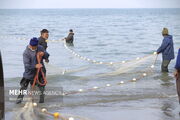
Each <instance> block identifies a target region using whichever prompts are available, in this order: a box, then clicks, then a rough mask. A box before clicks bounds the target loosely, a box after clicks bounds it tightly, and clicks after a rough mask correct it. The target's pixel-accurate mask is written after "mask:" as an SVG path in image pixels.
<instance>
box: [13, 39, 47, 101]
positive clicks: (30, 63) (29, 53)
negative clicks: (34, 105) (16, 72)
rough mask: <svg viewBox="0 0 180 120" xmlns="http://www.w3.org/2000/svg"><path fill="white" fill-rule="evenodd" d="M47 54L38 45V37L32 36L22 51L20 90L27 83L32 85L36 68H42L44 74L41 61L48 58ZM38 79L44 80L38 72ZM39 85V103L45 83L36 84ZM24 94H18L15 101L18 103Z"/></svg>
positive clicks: (24, 87)
mask: <svg viewBox="0 0 180 120" xmlns="http://www.w3.org/2000/svg"><path fill="white" fill-rule="evenodd" d="M37 54H38V55H39V56H41V57H42V60H41V62H40V63H38V62H37ZM48 57H49V54H47V52H46V51H45V50H44V48H43V47H42V46H40V45H38V39H37V38H35V37H34V38H32V39H31V40H30V43H29V45H28V46H27V47H26V49H25V51H24V53H23V62H24V68H25V71H24V73H23V78H22V80H21V82H20V85H21V88H20V91H21V90H26V89H27V87H28V85H29V83H30V84H31V85H32V84H33V82H34V77H35V75H36V72H37V69H39V68H42V71H43V72H44V74H46V68H45V66H44V63H43V59H48ZM39 81H40V82H41V83H43V82H44V80H43V77H42V74H39ZM37 86H38V87H39V90H40V92H41V95H40V100H39V103H44V90H45V85H44V86H42V85H37ZM23 97H24V95H23V94H20V95H19V96H18V98H17V101H16V103H17V104H19V103H21V102H22V100H23Z"/></svg>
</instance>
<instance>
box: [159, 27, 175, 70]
mask: <svg viewBox="0 0 180 120" xmlns="http://www.w3.org/2000/svg"><path fill="white" fill-rule="evenodd" d="M162 35H163V37H164V39H163V42H162V44H161V46H160V47H159V49H158V50H157V54H159V53H162V58H163V62H162V65H161V71H162V72H169V71H168V65H169V64H170V62H171V60H172V59H174V43H173V37H172V35H169V32H168V29H167V28H163V30H162Z"/></svg>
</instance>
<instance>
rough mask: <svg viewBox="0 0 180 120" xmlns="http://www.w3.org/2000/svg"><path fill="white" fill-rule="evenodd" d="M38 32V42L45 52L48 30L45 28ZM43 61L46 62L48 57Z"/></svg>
mask: <svg viewBox="0 0 180 120" xmlns="http://www.w3.org/2000/svg"><path fill="white" fill-rule="evenodd" d="M40 33H41V36H40V37H39V38H38V44H39V45H41V46H43V47H44V49H45V51H46V52H47V47H48V46H47V40H48V38H49V31H48V30H47V29H42V30H41V32H40ZM47 53H48V52H47ZM45 61H46V62H47V63H48V62H49V59H46V60H45Z"/></svg>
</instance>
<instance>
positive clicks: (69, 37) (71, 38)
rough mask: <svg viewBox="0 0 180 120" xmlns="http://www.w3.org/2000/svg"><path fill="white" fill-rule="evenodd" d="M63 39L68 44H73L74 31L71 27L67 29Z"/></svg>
mask: <svg viewBox="0 0 180 120" xmlns="http://www.w3.org/2000/svg"><path fill="white" fill-rule="evenodd" d="M64 40H65V41H66V43H67V44H68V45H71V46H73V41H74V32H73V30H72V29H70V30H69V34H68V36H67V37H66V38H64Z"/></svg>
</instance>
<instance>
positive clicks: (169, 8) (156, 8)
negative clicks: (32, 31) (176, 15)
mask: <svg viewBox="0 0 180 120" xmlns="http://www.w3.org/2000/svg"><path fill="white" fill-rule="evenodd" d="M0 9H1V10H2V9H7V10H8V9H12V10H13V9H20V10H21V9H180V7H179V8H176V7H170V8H158V7H157V8H128V7H127V8H0Z"/></svg>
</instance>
